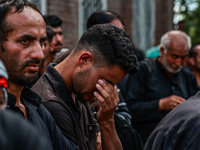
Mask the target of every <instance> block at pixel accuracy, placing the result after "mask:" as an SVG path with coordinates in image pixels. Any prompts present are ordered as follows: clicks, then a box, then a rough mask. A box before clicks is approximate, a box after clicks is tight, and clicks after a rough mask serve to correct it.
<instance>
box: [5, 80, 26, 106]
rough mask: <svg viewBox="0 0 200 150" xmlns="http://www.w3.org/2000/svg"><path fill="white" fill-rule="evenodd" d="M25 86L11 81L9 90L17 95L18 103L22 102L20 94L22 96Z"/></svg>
mask: <svg viewBox="0 0 200 150" xmlns="http://www.w3.org/2000/svg"><path fill="white" fill-rule="evenodd" d="M23 88H24V86H21V85H18V84H15V83H13V82H11V81H9V88H8V92H9V93H11V94H13V95H14V96H15V97H16V104H17V103H20V102H21V100H20V96H21V93H22V90H23Z"/></svg>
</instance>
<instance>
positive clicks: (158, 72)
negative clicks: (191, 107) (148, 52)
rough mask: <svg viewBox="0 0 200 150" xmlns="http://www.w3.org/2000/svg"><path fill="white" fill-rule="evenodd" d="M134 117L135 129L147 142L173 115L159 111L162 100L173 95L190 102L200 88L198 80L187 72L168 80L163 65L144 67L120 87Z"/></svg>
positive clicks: (182, 71) (153, 62) (141, 66)
mask: <svg viewBox="0 0 200 150" xmlns="http://www.w3.org/2000/svg"><path fill="white" fill-rule="evenodd" d="M120 89H121V91H122V94H123V97H124V99H125V101H126V102H127V106H128V108H129V111H130V113H131V115H132V122H133V123H132V125H133V127H134V128H135V129H136V130H137V131H138V132H139V134H140V135H141V138H142V140H143V142H144V143H145V141H146V140H147V138H148V136H149V135H150V133H151V132H152V131H153V129H154V128H155V127H156V125H157V124H158V123H159V122H160V120H161V119H162V118H163V117H164V116H165V115H166V114H167V113H168V112H169V111H161V112H160V111H159V100H160V99H161V98H165V97H168V96H171V95H177V96H181V97H183V98H185V99H188V98H189V97H190V96H193V95H194V94H195V93H196V92H197V90H198V88H197V83H196V79H195V76H194V75H193V74H192V72H190V71H189V70H188V69H187V68H182V69H181V71H180V72H178V73H177V74H174V75H172V77H171V78H169V77H168V75H167V73H166V70H165V69H164V68H163V66H162V64H160V63H159V62H158V60H156V61H143V62H141V63H140V68H139V72H138V73H137V74H136V75H130V74H129V75H127V76H126V77H125V79H124V80H123V82H122V84H121V85H120Z"/></svg>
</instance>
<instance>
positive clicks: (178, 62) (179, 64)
mask: <svg viewBox="0 0 200 150" xmlns="http://www.w3.org/2000/svg"><path fill="white" fill-rule="evenodd" d="M183 62H184V60H183V59H182V58H181V57H180V58H177V59H176V61H175V64H176V65H177V66H179V67H180V66H182V65H183Z"/></svg>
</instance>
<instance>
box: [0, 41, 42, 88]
mask: <svg viewBox="0 0 200 150" xmlns="http://www.w3.org/2000/svg"><path fill="white" fill-rule="evenodd" d="M1 47H3V46H2V45H1ZM3 49H4V51H1V52H2V55H3V54H4V53H5V55H3V56H2V57H0V59H1V60H2V61H3V63H4V65H5V67H6V69H7V73H8V77H9V80H10V81H11V82H13V83H15V84H18V85H21V86H26V85H29V84H31V83H32V82H33V81H34V80H35V79H36V78H37V74H38V71H37V72H35V71H34V72H33V71H29V72H27V73H24V69H25V68H26V67H27V66H28V65H29V64H41V61H40V60H27V61H25V62H23V63H20V62H19V60H18V56H17V55H16V57H12V56H10V57H8V56H9V54H8V53H7V51H8V50H6V49H5V48H4V47H3ZM6 56H7V57H6Z"/></svg>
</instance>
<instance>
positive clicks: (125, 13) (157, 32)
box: [46, 0, 174, 50]
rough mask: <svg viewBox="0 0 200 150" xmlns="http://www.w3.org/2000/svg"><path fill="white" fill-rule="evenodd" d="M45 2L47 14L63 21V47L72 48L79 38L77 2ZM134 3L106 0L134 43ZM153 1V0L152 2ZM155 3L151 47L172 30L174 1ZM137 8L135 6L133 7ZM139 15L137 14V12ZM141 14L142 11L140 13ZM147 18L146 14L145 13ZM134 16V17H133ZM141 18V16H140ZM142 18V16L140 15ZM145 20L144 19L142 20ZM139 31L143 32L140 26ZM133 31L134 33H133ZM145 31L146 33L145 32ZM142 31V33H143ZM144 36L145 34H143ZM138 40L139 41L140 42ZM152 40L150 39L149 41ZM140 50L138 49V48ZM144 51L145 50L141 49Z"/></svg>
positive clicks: (132, 0)
mask: <svg viewBox="0 0 200 150" xmlns="http://www.w3.org/2000/svg"><path fill="white" fill-rule="evenodd" d="M46 1H47V14H55V15H58V16H59V17H60V18H61V19H62V20H63V29H64V47H67V48H71V49H72V48H73V47H74V46H75V44H76V42H77V40H78V38H79V0H46ZM134 1H136V0H115V1H113V0H107V5H106V6H107V10H111V11H115V12H116V13H118V14H119V15H120V16H122V18H123V19H124V22H125V30H126V31H127V33H128V34H129V36H130V37H132V39H133V40H134V41H137V40H136V38H139V37H140V38H141V35H140V33H139V34H137V36H135V37H134V32H136V30H137V29H138V28H135V26H134V24H135V23H136V22H134V21H136V20H138V19H139V21H141V19H142V18H139V17H138V15H137V14H134V13H133V12H134V10H133V8H134V4H135V3H134ZM142 1H144V4H148V3H147V2H148V1H149V0H142ZM152 1H153V0H152ZM154 1H155V13H156V14H155V15H154V16H155V17H154V18H155V23H154V24H155V25H154V26H155V27H154V28H153V31H154V33H153V34H154V36H152V37H151V38H153V41H154V42H153V43H152V45H151V46H154V45H157V44H159V42H160V37H161V36H162V35H163V34H164V33H165V32H167V31H169V30H172V29H173V1H174V0H167V1H161V0H154ZM135 7H136V8H137V6H135ZM138 13H139V12H138ZM141 13H142V11H141ZM145 14H146V17H148V13H145ZM133 15H134V16H133ZM140 16H141V15H140ZM142 16H143V15H142ZM136 17H137V18H136ZM143 20H145V18H143ZM144 23H145V22H144ZM143 26H146V27H145V29H144V30H145V32H148V28H149V26H148V24H145V25H143ZM139 27H140V28H141V31H142V30H143V29H142V28H143V27H141V26H139ZM134 30H135V31H134ZM146 30H147V31H146ZM143 32H144V31H142V33H143ZM144 35H145V34H144ZM145 37H146V39H145V40H146V41H148V39H149V37H147V36H142V39H140V40H144V38H145ZM140 40H139V41H140ZM151 40H152V39H151ZM139 48H140V47H139ZM143 50H146V49H143Z"/></svg>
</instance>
